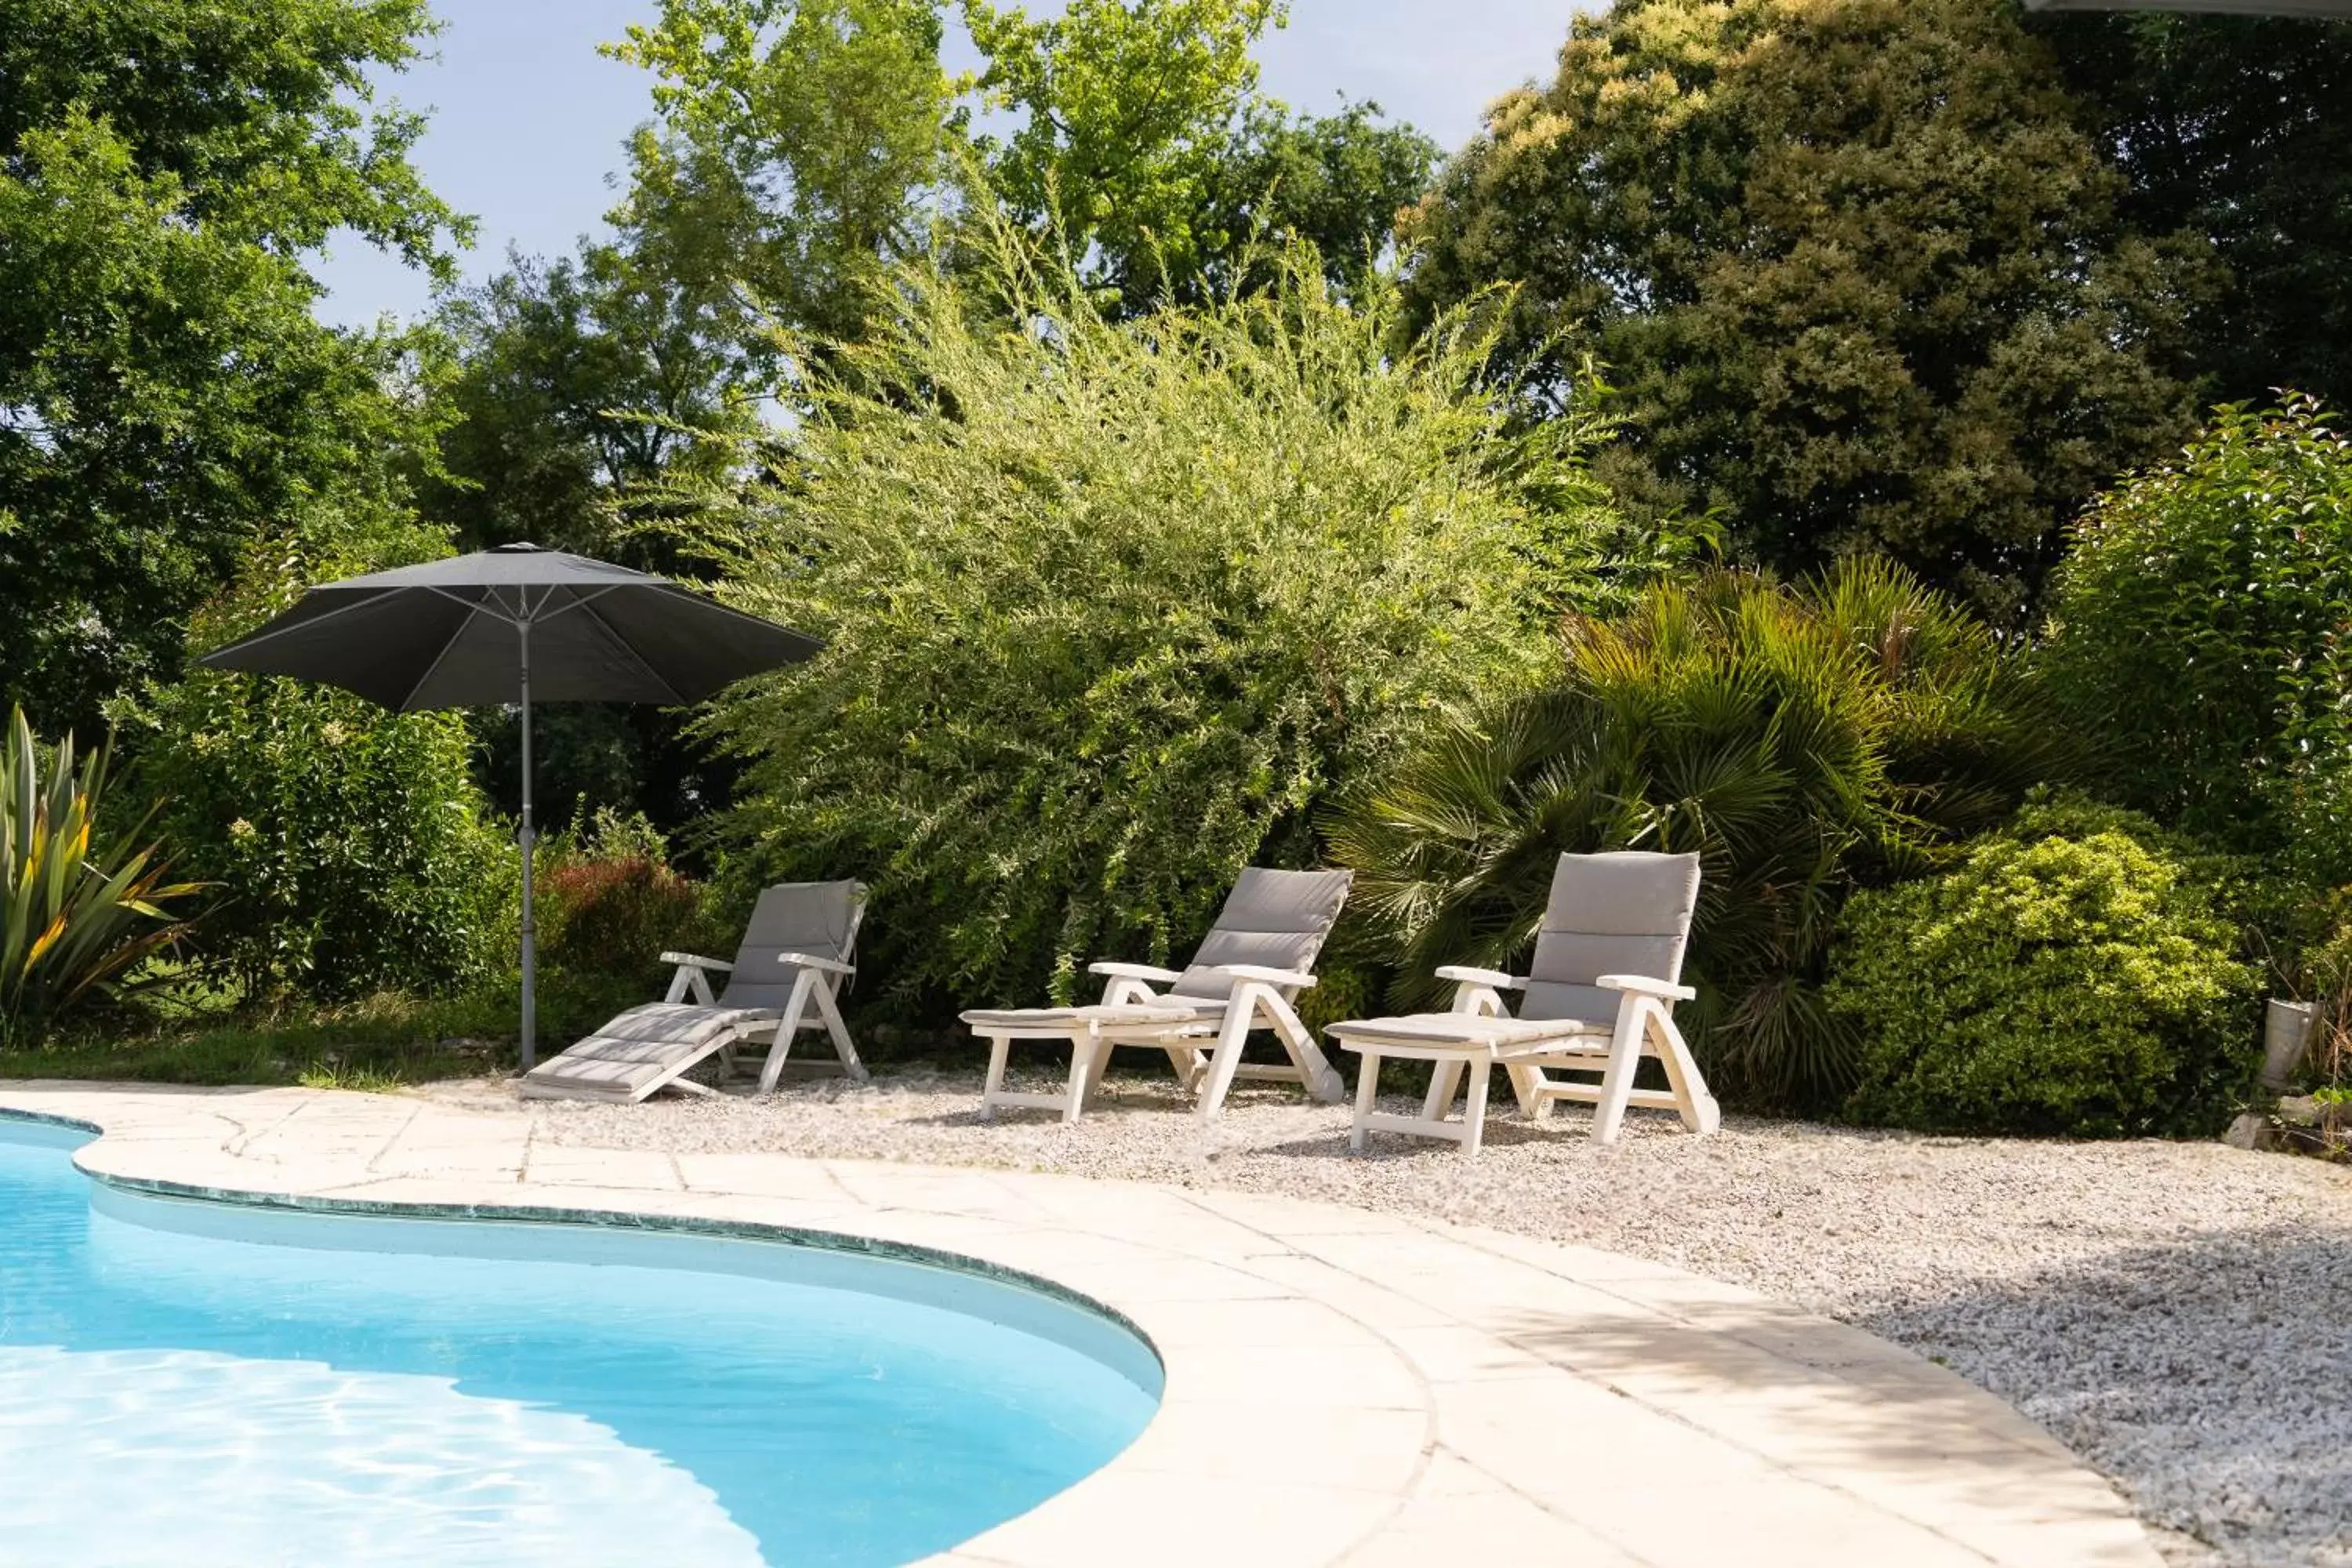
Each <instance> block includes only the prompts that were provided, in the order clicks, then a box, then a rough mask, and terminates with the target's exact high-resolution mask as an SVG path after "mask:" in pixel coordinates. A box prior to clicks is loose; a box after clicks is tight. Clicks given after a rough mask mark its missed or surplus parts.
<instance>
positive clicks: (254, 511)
mask: <svg viewBox="0 0 2352 1568" xmlns="http://www.w3.org/2000/svg"><path fill="white" fill-rule="evenodd" d="M428 25H429V24H428V21H427V18H426V16H425V9H424V6H423V4H422V0H385V3H378V4H364V5H363V4H359V3H357V0H256V3H254V4H251V5H243V6H236V7H228V6H220V5H210V4H200V3H198V0H152V3H144V0H142V3H140V4H131V3H130V0H115V3H97V0H75V3H66V0H5V3H0V697H5V698H7V699H12V700H22V701H23V702H24V703H25V705H26V708H27V710H29V711H30V712H32V713H33V714H34V716H35V718H36V720H37V722H39V723H40V724H41V725H42V726H43V727H45V728H62V727H64V726H65V725H68V724H72V725H78V726H79V727H82V728H84V729H87V728H89V727H90V726H92V725H93V724H94V723H95V722H96V718H97V712H98V710H99V707H100V704H101V702H102V701H103V700H105V699H106V698H108V697H109V696H110V695H112V694H113V693H115V692H117V691H119V690H121V689H126V688H127V687H128V686H130V685H131V684H134V683H135V682H136V681H137V679H140V678H141V677H142V676H144V675H149V674H153V673H157V672H160V671H163V670H164V669H167V668H170V667H171V666H172V665H173V663H175V662H176V659H177V658H178V655H179V651H180V647H181V644H182V638H183V636H184V630H185V626H184V618H185V616H187V614H188V613H189V611H190V610H191V609H192V608H193V607H194V605H196V604H197V603H198V602H200V601H201V600H202V599H203V598H204V597H205V595H208V594H210V593H211V592H213V591H214V589H215V588H216V587H217V586H218V584H220V583H221V582H223V581H224V580H225V579H226V576H227V575H228V574H229V573H230V572H231V571H233V570H234V568H235V565H236V562H237V560H238V559H239V558H240V557H241V555H242V554H243V553H244V552H246V551H247V549H249V548H250V547H251V546H252V544H253V543H254V542H255V541H256V540H257V538H258V537H260V536H261V535H263V534H264V533H266V532H267V531H268V530H270V529H271V528H273V527H274V526H275V525H276V520H278V519H279V518H281V517H284V516H286V515H288V514H289V513H290V512H291V511H293V510H297V509H299V507H301V506H303V505H305V504H308V503H309V502H310V501H311V500H315V499H317V498H319V497H321V496H324V495H327V494H330V493H341V494H347V495H351V496H353V497H354V498H362V503H363V504H366V505H371V506H373V505H378V504H383V503H384V502H385V501H387V500H389V499H390V498H391V497H393V496H394V494H395V492H396V489H397V479H396V478H395V476H394V458H395V457H396V455H397V454H398V453H400V452H401V451H402V450H403V449H404V448H414V447H415V444H416V442H417V439H418V437H419V433H420V432H419V427H418V415H417V406H416V402H415V399H414V398H413V397H412V396H411V395H409V393H408V390H407V386H408V384H413V383H414V381H415V378H416V377H417V376H418V375H419V374H422V373H423V372H424V371H425V370H427V369H429V368H430V364H429V360H428V359H427V358H425V357H422V351H423V349H424V348H425V345H424V344H422V343H421V342H405V341H402V340H398V339H384V338H379V337H374V336H362V335H354V334H346V333H339V332H336V331H330V330H329V329H327V328H325V327H322V326H320V324H319V323H318V322H317V321H314V320H313V319H312V317H311V314H310V309H311V306H312V305H313V303H314V302H315V301H316V299H317V297H318V288H317V285H316V284H315V283H314V282H312V280H311V279H310V278H309V276H308V275H307V274H306V273H305V272H304V271H303V270H302V267H301V264H300V260H299V258H300V256H301V254H302V253H303V252H304V251H306V250H307V249H309V248H310V247H315V246H316V245H318V244H319V243H320V241H321V240H322V239H323V238H324V237H325V236H326V235H327V234H328V233H329V232H330V231H331V230H333V229H337V228H341V227H348V228H352V229H354V230H356V231H357V232H358V233H360V234H361V235H362V236H363V237H366V238H368V239H371V240H373V241H375V242H376V243H379V244H383V245H385V246H389V247H393V248H394V249H397V250H399V251H400V252H402V253H403V254H404V255H406V256H408V257H409V258H412V259H414V260H417V261H420V262H424V263H426V264H434V263H435V262H436V258H437V257H438V256H439V255H440V251H439V249H438V248H437V247H439V245H440V244H441V242H442V241H443V240H444V239H445V238H446V237H451V236H454V235H457V234H459V233H461V231H462V229H463V225H462V224H460V223H459V222H458V221H457V219H455V218H454V217H453V216H451V215H450V213H449V212H448V209H447V208H446V207H445V206H443V205H441V204H440V203H439V202H438V201H436V200H435V199H434V198H433V197H432V196H431V195H429V194H427V193H426V192H425V190H424V189H423V187H422V186H421V184H419V183H418V181H417V178H416V175H415V170H414V168H413V167H412V166H411V165H410V163H408V159H407V152H408V148H409V146H410V144H411V143H412V142H413V141H414V140H415V136H416V134H417V132H418V129H419V122H418V121H416V120H415V118H414V117H413V116H409V115H405V114H403V113H401V112H399V111H398V110H392V109H383V110H379V109H376V108H374V107H373V88H372V86H371V82H370V79H369V72H370V71H371V70H372V69H376V68H395V69H396V68H399V67H401V66H402V65H404V64H405V63H406V62H407V61H408V60H409V59H411V58H414V56H415V50H416V47H417V42H418V39H419V38H420V37H422V36H423V34H424V32H425V29H426V27H427V26H428Z"/></svg>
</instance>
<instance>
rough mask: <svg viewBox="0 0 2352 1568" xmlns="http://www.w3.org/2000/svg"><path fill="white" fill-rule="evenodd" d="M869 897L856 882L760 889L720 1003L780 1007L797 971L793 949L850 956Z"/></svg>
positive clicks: (838, 960)
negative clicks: (859, 916)
mask: <svg viewBox="0 0 2352 1568" xmlns="http://www.w3.org/2000/svg"><path fill="white" fill-rule="evenodd" d="M865 901H866V889H865V888H864V886H863V885H862V884H860V883H856V882H784V883H781V884H779V885H778V886H776V887H773V888H768V889H762V890H761V894H760V901H759V903H758V904H757V905H755V906H754V907H753V908H752V910H751V923H750V924H749V925H746V926H745V927H744V928H743V945H742V946H740V947H739V948H737V949H736V950H735V968H734V970H733V972H732V973H730V974H729V975H728V977H727V989H726V991H725V992H724V993H722V994H720V996H719V1005H721V1006H725V1007H774V1008H778V1009H782V1007H783V1005H785V1004H786V1003H787V1002H789V1001H790V1000H791V999H792V994H793V980H794V978H795V977H796V976H797V974H798V973H799V966H798V965H797V964H794V963H791V962H789V959H790V955H792V954H793V953H800V952H804V953H808V954H811V955H813V956H814V957H817V958H829V959H832V960H833V961H834V962H835V963H848V962H850V960H851V959H852V958H853V957H854V956H856V946H857V921H858V915H859V913H860V911H861V910H863V908H864V906H865Z"/></svg>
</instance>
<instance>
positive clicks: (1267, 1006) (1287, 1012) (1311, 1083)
mask: <svg viewBox="0 0 2352 1568" xmlns="http://www.w3.org/2000/svg"><path fill="white" fill-rule="evenodd" d="M1251 993H1252V994H1251V997H1250V1005H1251V1006H1252V1007H1253V1008H1258V1009H1262V1010H1263V1011H1264V1012H1265V1021H1266V1023H1267V1024H1268V1026H1271V1027H1272V1028H1273V1030H1274V1033H1275V1037H1276V1038H1277V1039H1279V1040H1280V1041H1281V1042H1282V1048H1283V1049H1284V1050H1286V1051H1287V1052H1289V1053H1290V1065H1291V1066H1293V1067H1295V1068H1297V1069H1298V1077H1299V1080H1300V1081H1301V1082H1303V1083H1305V1084H1306V1085H1307V1093H1308V1094H1310V1095H1312V1096H1314V1097H1315V1098H1316V1099H1317V1100H1322V1101H1323V1102H1324V1103H1326V1104H1328V1105H1336V1104H1338V1103H1339V1101H1340V1100H1345V1099H1347V1098H1348V1080H1347V1079H1343V1078H1341V1077H1340V1076H1339V1068H1335V1067H1333V1066H1332V1065H1331V1060H1330V1058H1328V1057H1326V1056H1325V1055H1324V1054H1323V1052H1322V1049H1321V1047H1318V1046H1317V1045H1316V1043H1315V1037H1314V1036H1313V1035H1311V1034H1309V1033H1308V1032H1307V1026H1306V1025H1305V1024H1302V1023H1300V1022H1299V1021H1298V1014H1297V1011H1296V1010H1295V1009H1294V1008H1292V1006H1291V1005H1290V1004H1289V1003H1288V1002H1286V1001H1285V1000H1284V999H1283V997H1282V994H1281V993H1279V992H1276V991H1272V990H1269V989H1266V988H1265V987H1264V986H1252V987H1251ZM1238 999H1239V998H1236V1000H1238Z"/></svg>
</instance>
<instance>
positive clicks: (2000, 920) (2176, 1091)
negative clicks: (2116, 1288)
mask: <svg viewBox="0 0 2352 1568" xmlns="http://www.w3.org/2000/svg"><path fill="white" fill-rule="evenodd" d="M2244 870H2245V868H2243V867H2242V866H2233V865H2231V864H2230V863H2228V862H2225V861H2221V860H2218V859H2217V858H2214V857H2212V856H2210V855H2202V856H2200V855H2199V854H2198V853H2197V852H2196V851H2195V850H2194V849H2193V848H2191V847H2188V846H2186V845H2184V844H2183V843H2182V842H2181V841H2180V840H2179V839H2177V838H2175V837H2173V836H2171V835H2168V834H2166V833H2164V832H2163V831H2162V830H2160V829H2159V828H2158V826H2156V824H2154V823H2153V822H2151V821H2149V820H2148V819H2147V817H2145V816H2137V815H2136V814H2134V813H2130V812H2126V811H2120V810H2116V809H2114V808H2110V807H2101V806H2094V805H2085V804H2084V803H2080V802H2069V801H2064V800H2058V801H2041V802H2037V803H2035V804H2033V805H2029V806H2028V807H2027V808H2026V809H2025V810H2023V811H2021V812H2020V813H2019V814H2018V816H2017V818H2016V820H2015V821H2014V822H2013V823H2011V825H2010V826H2007V827H2006V828H2004V829H2003V830H2002V831H2001V832H2000V833H1997V834H1993V835H1990V836H1988V837H1985V838H1982V839H1980V840H1979V841H1978V842H1977V843H1976V844H1974V845H1972V846H1971V847H1969V852H1968V855H1967V858H1965V859H1964V860H1962V861H1961V862H1960V864H1959V865H1958V866H1956V867H1954V868H1952V869H1951V870H1949V871H1948V872H1945V873H1943V874H1941V875H1939V876H1936V877H1932V878H1928V879H1923V880H1919V881H1915V882H1911V883H1908V884H1906V885H1904V886H1901V887H1896V888H1891V889H1884V890H1880V891H1873V892H1866V893H1864V894H1862V895H1860V896H1858V897H1856V898H1855V899H1854V900H1853V901H1852V902H1851V903H1849V904H1848V905H1847V907H1846V910H1845V913H1844V916H1843V920H1842V921H1841V922H1840V939H1839V945H1838V950H1837V954H1836V958H1835V962H1834V963H1833V966H1832V975H1831V979H1830V983H1829V985H1828V988H1827V991H1826V993H1825V994H1826V998H1827V1001H1828V1004H1829V1006H1830V1009H1831V1011H1832V1013H1833V1014H1834V1015H1835V1016H1838V1017H1840V1018H1841V1019H1843V1020H1844V1021H1845V1022H1847V1023H1848V1024H1849V1025H1850V1026H1852V1027H1853V1029H1854V1030H1855V1031H1856V1033H1857V1034H1858V1035H1859V1037H1861V1038H1862V1040H1863V1042H1864V1046H1863V1055H1862V1076H1861V1081H1860V1083H1859V1085H1858V1086H1857V1087H1856V1089H1855V1090H1854V1093H1853V1098H1852V1099H1851V1100H1849V1101H1848V1103H1847V1107H1846V1109H1847V1112H1848V1114H1850V1115H1851V1116H1853V1118H1855V1119H1856V1120H1859V1121H1870V1122H1876V1123H1883V1124H1886V1125H1892V1126H1899V1127H1912V1128H1917V1129H1919V1130H1921V1131H1933V1132H2011V1133H2029V1134H2053V1133H2055V1134H2066V1135H2071V1136H2077V1137H2138V1136H2147V1135H2150V1134H2155V1135H2202V1136H2211V1135H2212V1134H2214V1133H2217V1132H2219V1131H2221V1126H2222V1124H2223V1123H2225V1122H2226V1121H2228V1120H2229V1116H2230V1113H2231V1110H2234V1109H2236V1107H2237V1105H2238V1103H2239V1101H2240V1100H2241V1099H2242V1097H2243V1096H2244V1095H2245V1094H2246V1093H2247V1092H2248V1091H2249V1089H2250V1088H2251V1085H2252V1072H2253V1067H2254V1064H2255V1060H2256V1058H2257V1056H2258V1054H2259V1053H2258V1051H2257V1049H2256V1039H2257V1035H2256V1019H2255V1010H2256V1002H2257V994H2258V991H2259V982H2260V971H2259V970H2258V969H2257V967H2256V966H2255V965H2253V964H2252V963H2247V962H2246V961H2245V960H2244V958H2243V957H2242V954H2241V948H2242V935H2243V933H2242V929H2241V927H2240V926H2239V925H2238V923H2237V922H2236V921H2233V920H2232V919H2231V915H2230V912H2229V909H2228V901H2227V899H2226V897H2225V894H2224V891H2223V889H2224V886H2225V883H2226V881H2227V880H2228V879H2232V878H2235V877H2240V876H2242V875H2243V874H2244Z"/></svg>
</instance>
